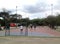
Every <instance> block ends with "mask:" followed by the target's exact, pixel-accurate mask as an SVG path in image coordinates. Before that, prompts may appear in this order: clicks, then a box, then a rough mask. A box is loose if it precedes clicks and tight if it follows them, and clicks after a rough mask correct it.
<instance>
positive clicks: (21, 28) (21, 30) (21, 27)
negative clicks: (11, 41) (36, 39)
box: [20, 25, 23, 35]
mask: <svg viewBox="0 0 60 44" xmlns="http://www.w3.org/2000/svg"><path fill="white" fill-rule="evenodd" d="M20 34H21V35H22V34H23V26H22V25H21V26H20Z"/></svg>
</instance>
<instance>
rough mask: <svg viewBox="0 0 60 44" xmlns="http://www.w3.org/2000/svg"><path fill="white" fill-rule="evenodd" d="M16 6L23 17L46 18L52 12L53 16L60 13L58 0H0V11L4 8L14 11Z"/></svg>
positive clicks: (59, 1)
mask: <svg viewBox="0 0 60 44" xmlns="http://www.w3.org/2000/svg"><path fill="white" fill-rule="evenodd" d="M52 4H53V6H52ZM16 6H17V13H18V14H20V15H22V17H23V18H30V19H35V18H46V17H47V16H49V15H51V13H52V12H53V15H55V16H56V15H57V13H60V0H0V11H1V10H2V9H3V8H5V9H7V10H10V11H12V13H16Z"/></svg>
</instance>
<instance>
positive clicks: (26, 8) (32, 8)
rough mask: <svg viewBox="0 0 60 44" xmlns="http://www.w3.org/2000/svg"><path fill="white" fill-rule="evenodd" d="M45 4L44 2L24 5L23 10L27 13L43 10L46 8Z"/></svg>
mask: <svg viewBox="0 0 60 44" xmlns="http://www.w3.org/2000/svg"><path fill="white" fill-rule="evenodd" d="M46 6H47V5H46V4H45V3H37V4H36V5H25V6H24V10H23V11H24V12H27V13H40V12H45V11H46V10H47V9H46Z"/></svg>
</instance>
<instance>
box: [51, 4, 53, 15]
mask: <svg viewBox="0 0 60 44" xmlns="http://www.w3.org/2000/svg"><path fill="white" fill-rule="evenodd" d="M51 15H53V4H51Z"/></svg>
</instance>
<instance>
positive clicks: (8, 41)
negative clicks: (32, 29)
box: [0, 36, 60, 44]
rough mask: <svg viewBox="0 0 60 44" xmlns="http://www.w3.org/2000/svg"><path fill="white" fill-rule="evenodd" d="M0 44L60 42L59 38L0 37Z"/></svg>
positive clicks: (57, 43)
mask: <svg viewBox="0 0 60 44" xmlns="http://www.w3.org/2000/svg"><path fill="white" fill-rule="evenodd" d="M0 44H60V38H41V37H20V36H19V37H16V36H13V37H10V36H9V37H0Z"/></svg>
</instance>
